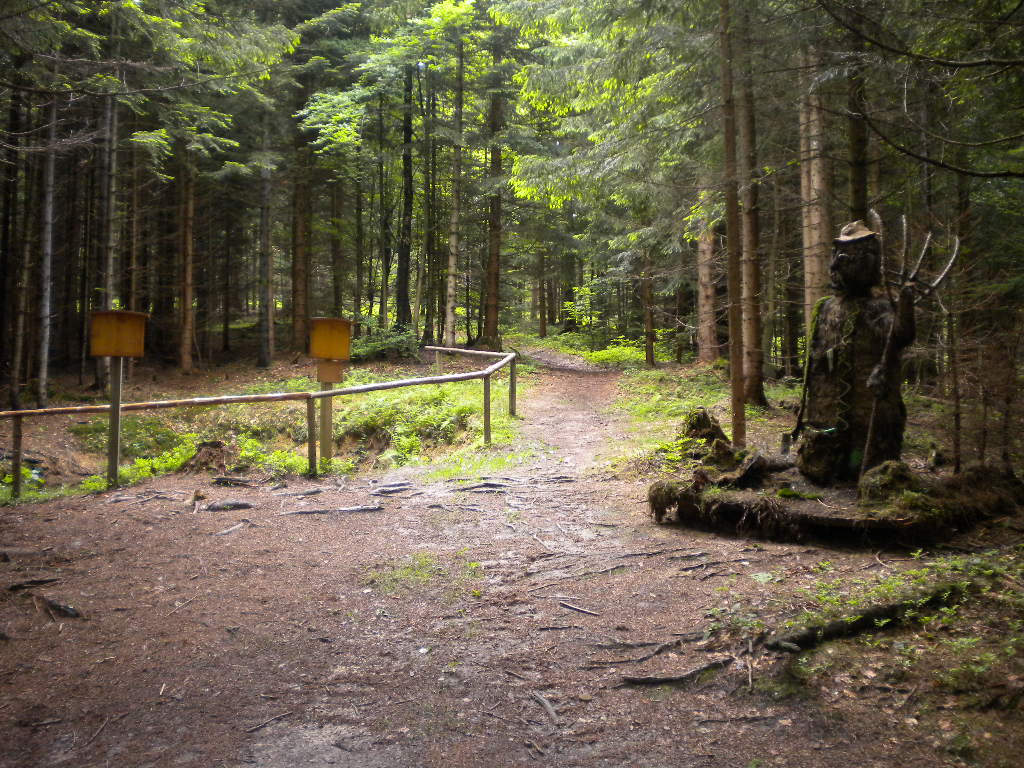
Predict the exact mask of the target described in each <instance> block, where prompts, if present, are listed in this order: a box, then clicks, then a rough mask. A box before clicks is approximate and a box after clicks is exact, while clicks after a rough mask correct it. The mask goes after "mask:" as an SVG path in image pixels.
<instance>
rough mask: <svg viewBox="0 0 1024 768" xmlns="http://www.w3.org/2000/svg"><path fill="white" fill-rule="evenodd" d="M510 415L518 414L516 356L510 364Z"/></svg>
mask: <svg viewBox="0 0 1024 768" xmlns="http://www.w3.org/2000/svg"><path fill="white" fill-rule="evenodd" d="M508 415H509V416H515V415H516V358H514V357H513V358H512V362H511V363H509V364H508Z"/></svg>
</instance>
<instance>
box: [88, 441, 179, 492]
mask: <svg viewBox="0 0 1024 768" xmlns="http://www.w3.org/2000/svg"><path fill="white" fill-rule="evenodd" d="M197 442H199V436H198V435H196V434H194V433H188V434H184V435H180V436H179V437H178V443H177V444H176V445H174V446H173V447H171V448H169V449H168V450H166V451H164V452H162V453H160V454H158V455H156V456H153V457H152V458H138V459H135V461H133V462H132V463H131V464H129V465H127V466H121V467H119V468H118V471H117V480H118V483H120V484H121V485H122V486H128V485H135V484H136V483H138V482H140V481H141V480H145V479H146V478H149V477H154V476H155V475H163V474H167V473H168V472H177V471H178V470H179V469H181V467H182V465H184V464H185V462H187V461H188V460H189V459H191V458H192V457H193V456H195V453H196V443H197ZM106 489H107V478H106V476H105V475H91V476H90V477H87V478H85V480H83V481H82V482H81V484H80V485H79V486H78V490H80V491H84V492H86V493H96V492H99V491H105V490H106Z"/></svg>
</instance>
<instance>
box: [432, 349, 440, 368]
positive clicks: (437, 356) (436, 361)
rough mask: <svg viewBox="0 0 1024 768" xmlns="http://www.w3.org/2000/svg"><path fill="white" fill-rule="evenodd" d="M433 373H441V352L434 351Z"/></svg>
mask: <svg viewBox="0 0 1024 768" xmlns="http://www.w3.org/2000/svg"><path fill="white" fill-rule="evenodd" d="M434 373H441V353H440V352H437V351H435V352H434Z"/></svg>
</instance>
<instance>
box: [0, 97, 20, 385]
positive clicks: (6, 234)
mask: <svg viewBox="0 0 1024 768" xmlns="http://www.w3.org/2000/svg"><path fill="white" fill-rule="evenodd" d="M21 99H22V96H21V91H19V90H16V89H15V90H12V91H11V92H10V97H9V101H8V107H7V142H8V145H7V149H6V151H5V152H4V162H3V163H2V165H3V182H2V183H3V189H2V194H3V198H2V202H3V208H2V212H0V275H10V274H12V273H13V272H14V270H15V269H16V268H17V266H16V265H17V263H18V257H17V253H16V247H17V246H16V245H15V244H16V243H17V242H19V236H18V223H19V220H18V209H19V206H18V202H19V200H18V187H19V183H20V175H21V153H20V152H19V151H18V144H19V137H20V136H21ZM14 289H15V281H13V280H10V281H6V280H5V281H4V285H2V286H0V367H2V366H4V365H6V364H7V363H8V362H10V357H9V352H10V340H11V334H10V330H11V325H12V319H13V318H12V317H11V315H12V308H13V307H14V304H15V302H16V301H17V294H16V293H15V292H14Z"/></svg>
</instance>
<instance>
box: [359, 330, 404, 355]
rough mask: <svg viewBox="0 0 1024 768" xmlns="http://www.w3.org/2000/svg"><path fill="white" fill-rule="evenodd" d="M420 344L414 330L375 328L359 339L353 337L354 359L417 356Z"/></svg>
mask: <svg viewBox="0 0 1024 768" xmlns="http://www.w3.org/2000/svg"><path fill="white" fill-rule="evenodd" d="M418 353H419V344H418V342H417V340H416V335H415V334H414V333H413V332H412V331H402V332H395V331H382V330H375V331H370V333H368V334H366V335H365V336H360V337H359V338H358V339H352V350H351V355H352V359H353V360H354V361H357V362H360V361H362V362H365V361H367V360H402V359H408V358H412V357H416V355H417V354H418Z"/></svg>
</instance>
